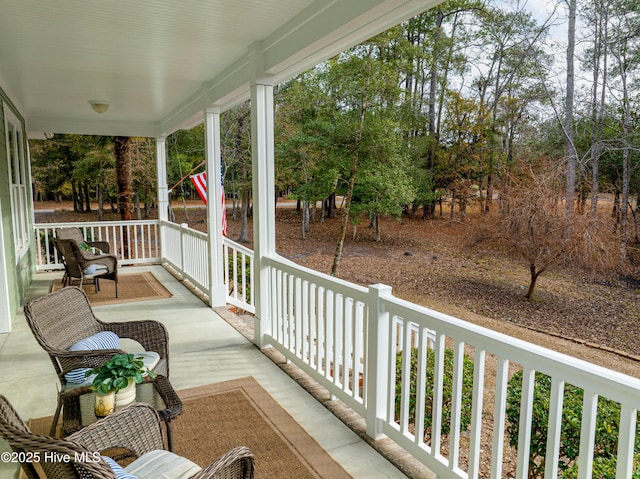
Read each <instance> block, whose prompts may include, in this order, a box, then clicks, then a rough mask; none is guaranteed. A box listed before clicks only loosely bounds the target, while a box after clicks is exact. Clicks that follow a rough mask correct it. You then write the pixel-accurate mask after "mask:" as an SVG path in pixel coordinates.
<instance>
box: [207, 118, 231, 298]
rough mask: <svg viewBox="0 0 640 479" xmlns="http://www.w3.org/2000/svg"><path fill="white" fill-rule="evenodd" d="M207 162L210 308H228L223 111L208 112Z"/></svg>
mask: <svg viewBox="0 0 640 479" xmlns="http://www.w3.org/2000/svg"><path fill="white" fill-rule="evenodd" d="M204 136H205V144H206V148H205V160H206V168H207V233H208V238H209V265H208V267H209V285H210V288H211V289H210V291H209V305H210V306H212V307H214V306H224V305H225V304H227V289H226V287H225V285H224V268H225V265H224V256H223V250H222V204H221V201H220V198H221V196H222V187H221V183H220V180H221V178H222V172H221V166H220V109H218V108H210V109H207V110H206V111H205V120H204Z"/></svg>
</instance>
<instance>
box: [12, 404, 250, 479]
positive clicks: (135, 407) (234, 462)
mask: <svg viewBox="0 0 640 479" xmlns="http://www.w3.org/2000/svg"><path fill="white" fill-rule="evenodd" d="M0 436H1V437H3V438H4V439H5V440H6V441H7V442H8V443H9V445H10V446H11V449H12V450H13V451H14V452H17V453H18V454H17V457H18V458H23V459H24V462H21V466H22V468H23V470H24V471H25V473H26V475H27V477H28V478H29V479H39V478H40V476H39V475H38V473H37V469H38V468H42V470H43V471H44V473H45V474H46V477H47V478H48V479H80V478H82V479H88V478H99V479H115V477H116V476H115V474H114V473H113V470H112V469H111V467H110V466H109V465H108V464H107V463H106V462H105V461H104V460H101V459H100V458H99V457H98V455H97V454H96V453H103V454H104V455H108V454H107V453H106V451H108V450H109V449H112V450H117V451H118V455H119V456H120V455H123V456H125V455H126V456H130V457H131V458H138V457H140V456H142V455H143V454H145V453H148V452H151V451H159V450H163V442H162V428H161V425H160V419H159V417H158V414H157V413H156V411H155V410H154V409H153V408H152V407H151V406H149V405H147V404H142V403H134V404H131V405H130V406H127V407H125V408H124V409H122V410H120V411H117V412H115V413H113V414H110V415H109V416H107V417H106V418H104V419H101V420H100V421H98V422H96V423H94V424H92V425H90V426H87V427H86V428H84V429H82V430H81V431H78V432H76V433H74V434H72V435H70V436H67V437H66V438H64V439H59V438H55V437H50V436H41V435H37V434H33V433H32V432H31V431H30V430H29V428H28V427H27V426H26V425H25V424H24V422H23V421H22V420H21V419H20V417H19V416H18V414H17V413H16V411H15V409H14V408H13V406H11V404H10V403H9V401H7V399H6V398H5V397H4V396H2V395H0ZM114 448H115V449H114ZM154 454H156V455H158V456H159V459H158V460H159V461H163V462H164V463H166V464H170V465H171V464H175V463H183V462H184V461H185V459H184V458H182V457H181V456H176V455H174V454H172V453H169V452H160V453H158V452H156V453H154ZM53 457H56V458H59V460H51V458H53ZM47 458H48V459H49V460H46V459H47ZM63 458H64V459H68V460H69V462H66V461H65V460H62V459H63ZM29 459H31V460H34V459H38V461H36V462H37V464H38V465H37V466H36V465H34V462H33V461H30V460H29ZM134 465H135V463H134V464H132V465H131V466H129V467H133V466H134ZM165 470H166V469H165ZM253 470H254V457H253V454H252V453H251V451H250V450H249V449H248V448H247V447H244V446H242V447H236V448H234V449H232V450H231V451H229V452H227V453H226V454H224V455H223V456H221V457H219V458H218V459H216V460H215V461H214V462H212V463H211V464H209V465H208V466H207V467H205V468H204V469H202V470H200V471H199V472H196V473H195V474H194V475H192V476H191V477H190V479H205V478H215V479H251V478H252V477H253ZM140 472H142V471H139V472H138V474H139V476H140V477H144V475H143V474H140ZM147 477H148V476H147Z"/></svg>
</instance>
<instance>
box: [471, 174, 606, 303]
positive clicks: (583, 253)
mask: <svg viewBox="0 0 640 479" xmlns="http://www.w3.org/2000/svg"><path fill="white" fill-rule="evenodd" d="M562 173H563V172H561V171H557V170H556V169H555V168H553V165H552V164H551V162H548V163H546V162H545V164H544V165H539V166H538V168H536V169H535V170H534V169H533V168H530V169H529V170H528V171H525V172H523V174H521V175H520V176H519V177H518V179H517V180H514V184H513V185H512V186H511V187H510V188H509V189H508V191H509V196H508V198H506V199H505V203H506V206H505V207H504V208H503V209H502V212H501V215H500V216H491V217H489V218H487V219H486V221H485V222H484V223H483V224H482V225H480V226H479V227H478V229H477V231H476V235H474V238H473V243H474V244H476V243H478V242H485V241H491V242H493V244H496V243H501V244H503V245H504V246H505V250H506V251H508V252H510V253H511V254H512V255H514V256H515V257H517V258H520V259H522V260H524V262H525V264H526V265H527V267H528V269H529V277H530V282H529V288H528V289H527V293H526V294H525V297H526V298H527V299H528V300H531V299H532V298H533V293H534V290H535V287H536V284H537V280H538V278H539V277H540V275H541V274H542V273H544V272H545V271H548V270H549V269H550V268H553V267H558V266H568V267H579V268H583V269H584V270H585V271H591V272H611V271H615V270H616V265H618V260H617V251H616V242H615V241H614V239H613V237H612V234H613V233H612V232H611V228H610V227H607V221H606V218H603V220H602V224H599V223H597V222H596V221H595V220H594V219H593V217H592V216H591V214H590V213H589V212H587V213H583V214H579V213H573V214H571V215H567V214H566V210H565V209H564V208H563V207H562V184H561V182H560V181H559V178H562V177H563V176H564V175H563V174H562Z"/></svg>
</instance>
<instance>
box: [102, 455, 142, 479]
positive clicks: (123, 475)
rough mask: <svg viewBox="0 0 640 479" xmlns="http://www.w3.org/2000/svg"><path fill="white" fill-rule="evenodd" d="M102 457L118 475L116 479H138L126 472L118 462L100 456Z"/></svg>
mask: <svg viewBox="0 0 640 479" xmlns="http://www.w3.org/2000/svg"><path fill="white" fill-rule="evenodd" d="M100 457H102V459H103V460H104V462H106V463H107V464H109V467H110V468H111V470H112V471H113V473H114V474H115V475H116V479H138V478H137V477H136V476H134V475H133V474H129V473H128V472H127V471H125V470H124V469H123V468H122V466H121V465H120V464H118V463H117V462H116V461H114V460H113V459H111V458H110V457H108V456H100Z"/></svg>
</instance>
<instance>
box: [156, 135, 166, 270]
mask: <svg viewBox="0 0 640 479" xmlns="http://www.w3.org/2000/svg"><path fill="white" fill-rule="evenodd" d="M156 181H157V185H158V204H157V205H156V206H157V208H158V219H159V220H160V221H167V220H168V218H169V189H168V187H167V139H166V137H164V136H162V137H159V138H156ZM164 233H165V227H164V226H162V225H160V228H159V234H160V263H164V251H165V248H166V237H165V234H164Z"/></svg>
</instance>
